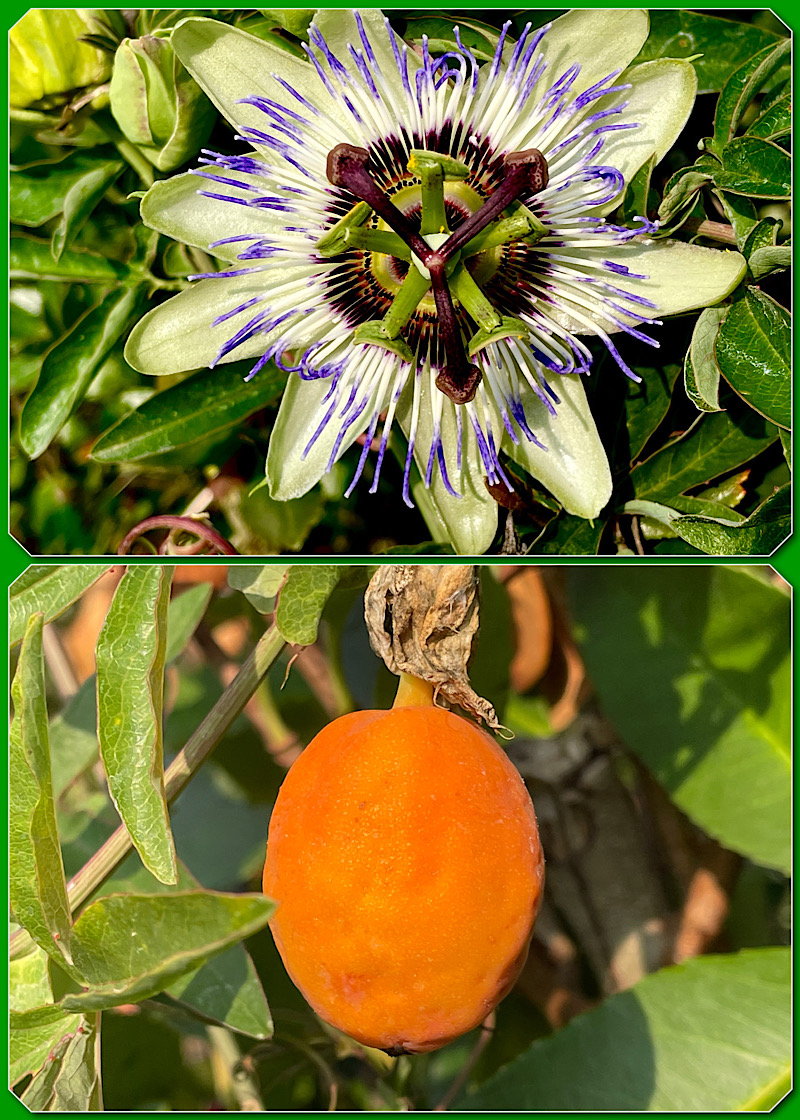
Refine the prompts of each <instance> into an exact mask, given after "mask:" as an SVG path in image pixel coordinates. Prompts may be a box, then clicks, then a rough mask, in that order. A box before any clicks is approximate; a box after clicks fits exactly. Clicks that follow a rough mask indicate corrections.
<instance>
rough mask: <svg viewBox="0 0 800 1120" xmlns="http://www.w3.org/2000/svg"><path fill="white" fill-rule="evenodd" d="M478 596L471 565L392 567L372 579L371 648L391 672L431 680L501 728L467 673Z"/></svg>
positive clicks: (367, 613) (450, 699)
mask: <svg viewBox="0 0 800 1120" xmlns="http://www.w3.org/2000/svg"><path fill="white" fill-rule="evenodd" d="M479 598H480V589H479V583H478V569H477V568H476V567H474V566H472V565H468V566H462V565H449V564H448V565H444V564H443V565H428V564H391V565H385V566H382V567H380V568H379V569H378V571H377V572H376V573H375V575H374V576H373V577H372V579H371V580H370V583H369V586H368V587H367V590H366V593H365V595H364V617H365V618H366V622H367V630H368V632H369V640H370V643H371V645H372V648H373V650H374V651H375V653H376V654H377V655H378V656H379V657H382V658H383V660H384V661H385V663H386V666H387V668H388V669H389V670H390V671H391V672H392V673H398V674H399V673H409V674H410V675H411V676H414V677H420V678H421V679H422V680H424V681H428V682H430V683H431V684H432V685H433V686H434V691H435V695H436V696H440V697H441V698H442V699H443V700H445V701H446V702H447V703H448V704H449V705H451V706H452V707H458V708H463V709H464V711H465V712H469V713H470V715H472V716H474V717H475V718H476V719H480V720H483V722H484V723H486V724H488V726H489V727H491V728H498V727H500V726H501V724H500V722H499V721H498V719H497V716H496V714H495V710H494V708H493V707H492V705H491V704H490V703H489V701H488V700H484V699H483V697H481V696H478V694H477V692H475V691H474V690H473V689H472V687H471V686H470V683H469V677H468V674H467V664H468V662H469V659H470V654H471V653H472V642H473V639H474V637H475V634H476V632H477V630H478V623H479Z"/></svg>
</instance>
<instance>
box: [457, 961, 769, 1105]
mask: <svg viewBox="0 0 800 1120" xmlns="http://www.w3.org/2000/svg"><path fill="white" fill-rule="evenodd" d="M790 1078H791V961H790V950H789V949H784V948H770V949H748V950H744V951H742V952H740V953H736V954H731V955H729V956H707V957H698V958H696V959H694V960H689V961H686V962H685V963H684V964H680V965H677V966H675V967H673V968H665V969H662V970H661V971H660V972H656V973H654V974H653V975H651V976H647V977H645V978H644V979H643V980H641V981H639V983H638V984H636V985H635V986H634V987H633V988H631V989H630V990H629V991H627V992H621V993H620V994H618V995H615V996H612V997H611V998H610V999H608V1000H606V1001H605V1002H604V1003H603V1004H602V1005H601V1006H600V1007H598V1008H596V1009H594V1010H593V1011H589V1012H587V1013H586V1014H584V1015H579V1016H578V1017H577V1018H575V1019H573V1020H572V1022H571V1023H569V1024H568V1025H567V1026H566V1027H564V1028H563V1029H562V1030H560V1031H557V1032H556V1033H555V1034H553V1035H551V1036H550V1037H548V1038H544V1039H540V1040H538V1041H537V1042H534V1043H533V1045H532V1046H531V1047H530V1048H529V1049H528V1050H526V1051H525V1052H524V1053H523V1054H521V1055H520V1056H519V1057H518V1058H516V1059H515V1060H514V1061H513V1062H510V1063H509V1064H508V1065H506V1066H504V1067H503V1068H502V1069H501V1070H499V1071H498V1073H496V1074H495V1075H494V1076H493V1077H491V1078H489V1080H488V1081H485V1082H484V1083H483V1084H482V1085H481V1086H480V1088H479V1089H478V1091H477V1092H476V1093H473V1094H472V1095H471V1096H466V1097H465V1096H462V1097H461V1098H460V1099H459V1100H458V1101H457V1102H456V1106H455V1107H456V1108H460V1109H468V1110H470V1111H476V1112H479V1111H482V1110H486V1111H492V1112H495V1111H504V1110H511V1111H514V1112H519V1111H520V1110H528V1109H529V1110H535V1111H537V1112H562V1111H563V1112H576V1111H578V1112H641V1111H645V1110H647V1111H650V1112H662V1113H664V1112H734V1111H743V1110H764V1111H768V1110H769V1109H770V1108H771V1107H772V1106H773V1105H775V1104H777V1102H778V1101H779V1100H780V1099H781V1097H782V1096H783V1095H784V1094H785V1093H786V1092H788V1090H789V1088H790V1083H791V1082H790Z"/></svg>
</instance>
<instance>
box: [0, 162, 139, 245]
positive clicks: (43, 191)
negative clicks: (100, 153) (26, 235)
mask: <svg viewBox="0 0 800 1120" xmlns="http://www.w3.org/2000/svg"><path fill="white" fill-rule="evenodd" d="M124 166H125V165H124V164H123V163H122V162H121V161H120V160H103V159H98V157H97V156H96V155H93V154H88V153H85V152H73V153H72V154H70V155H68V156H67V157H66V159H60V160H58V161H57V162H47V163H36V164H31V165H30V166H28V167H23V168H19V169H14V170H12V172H11V175H10V178H9V183H10V191H9V209H10V218H11V221H12V222H16V223H17V224H18V225H21V226H31V227H36V226H41V225H44V223H45V222H49V221H50V219H51V218H55V217H56V216H57V215H58V214H60V213H62V211H64V209H65V204H66V202H67V199H68V198H69V197H70V192H71V191H72V190H73V189H74V188H75V187H77V186H78V185H79V184H80V183H81V182H82V181H84V180H86V179H87V178H88V179H89V180H91V179H92V178H97V177H98V176H99V177H100V178H101V179H102V178H103V176H104V175H107V176H109V178H108V182H113V180H114V179H115V178H116V176H117V175H119V173H120V172H121V171H122V169H123V167H124ZM101 194H102V192H101Z"/></svg>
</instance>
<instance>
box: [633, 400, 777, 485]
mask: <svg viewBox="0 0 800 1120" xmlns="http://www.w3.org/2000/svg"><path fill="white" fill-rule="evenodd" d="M776 437H777V432H776V430H775V428H774V427H773V426H772V425H771V424H767V423H766V422H765V421H764V420H763V418H762V417H760V416H757V415H756V414H755V413H748V414H746V415H744V416H743V417H741V418H740V419H738V420H734V419H733V418H732V416H731V414H730V413H729V412H715V413H711V414H709V415H706V416H702V417H700V418H699V419H698V420H697V421H696V423H695V424H693V425H692V427H691V428H690V429H689V430H688V431H687V432H685V433H684V435H682V436H681V437H680V438H679V439H676V440H674V441H673V442H672V443H669V444H667V445H666V446H665V447H663V448H661V449H660V450H659V451H656V452H655V454H654V455H651V456H650V458H649V459H645V461H644V462H643V463H641V464H640V465H639V466H638V467H634V469H633V470H632V471H631V475H630V479H631V483H632V485H633V487H634V491H635V494H636V497H637V498H650V499H654V500H656V501H660V500H662V499H669V498H671V497H672V496H673V495H674V494H682V493H683V492H684V490H688V489H690V488H691V487H693V486H699V485H700V484H701V483H703V482H710V481H711V480H712V479H713V478H717V477H718V476H719V475H722V474H725V473H727V472H728V471H732V470H735V468H736V467H739V466H741V465H742V463H746V462H748V461H749V460H750V459H752V458H753V457H754V456H756V455H758V453H759V452H760V451H763V450H764V448H766V447H769V445H770V444H771V443H773V442H774V440H775V439H776Z"/></svg>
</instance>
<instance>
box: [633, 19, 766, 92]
mask: <svg viewBox="0 0 800 1120" xmlns="http://www.w3.org/2000/svg"><path fill="white" fill-rule="evenodd" d="M779 41H780V39H779V36H777V35H776V34H775V33H774V32H772V31H766V30H764V28H761V27H756V26H755V25H754V24H750V23H738V22H736V21H734V20H729V19H720V18H719V17H718V16H713V15H708V14H701V13H700V12H691V11H687V10H685V9H683V8H651V9H650V34H649V35H648V37H647V42H646V43H645V44H644V46H643V47H642V49H641V51H640V52H639V55H638V57H637V59H636V61H637V62H646V61H649V60H650V59H652V58H689V59H690V60H691V62H692V65H693V66H694V68H695V71H696V72H697V84H698V89H697V92H698V93H715V92H716V91H717V90H720V89H722V87H723V85H724V84H725V82H726V81H727V80H728V78H729V77H730V76H731V74H732V73H733V71H734V70H735V69H736V68H737V67H739V66H741V65H742V64H743V63H745V62H748V61H749V60H750V59H751V58H752V57H753V55H754V54H756V53H757V52H759V51H762V50H764V49H765V48H767V49H770V48H771V47H772V46H774V44H776V43H778V42H779ZM698 56H699V57H698Z"/></svg>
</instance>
